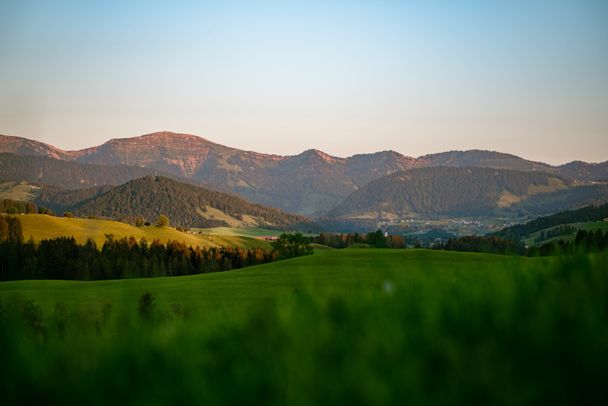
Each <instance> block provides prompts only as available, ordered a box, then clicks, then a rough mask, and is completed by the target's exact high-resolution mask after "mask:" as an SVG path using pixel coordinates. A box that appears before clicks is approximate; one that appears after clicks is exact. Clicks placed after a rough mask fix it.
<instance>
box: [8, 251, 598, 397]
mask: <svg viewBox="0 0 608 406" xmlns="http://www.w3.org/2000/svg"><path fill="white" fill-rule="evenodd" d="M144 292H150V293H151V295H152V297H153V301H152V304H149V302H148V304H147V305H146V304H145V303H143V304H140V303H139V301H140V298H141V296H142V294H143V293H144ZM0 298H1V300H2V301H1V303H2V304H1V307H0V315H1V316H0V354H1V356H2V357H1V358H2V363H1V364H0V375H1V376H3V378H2V379H0V393H2V395H1V396H2V399H3V400H5V401H8V402H13V403H32V402H44V403H51V404H53V403H62V404H71V403H83V402H86V403H87V404H105V403H110V402H119V403H135V404H166V403H171V404H174V403H191V401H192V399H196V402H197V403H201V404H296V405H298V404H301V405H308V404H328V403H333V404H373V405H384V404H408V403H414V404H446V403H449V404H488V403H492V404H545V403H549V402H551V403H558V404H581V403H583V404H585V403H587V404H605V401H606V400H608V399H607V398H606V391H605V382H606V377H607V376H608V375H607V374H608V256H607V255H606V254H605V253H604V254H597V255H584V254H581V255H578V256H572V257H570V256H557V257H545V258H525V257H508V256H496V255H488V254H475V253H455V252H444V251H429V250H382V249H344V250H317V251H316V253H315V254H314V255H311V256H306V257H299V258H293V259H289V260H285V261H279V262H274V263H271V264H265V265H260V266H256V267H251V268H245V269H241V270H236V271H228V272H223V273H213V274H203V275H196V276H184V277H173V278H153V279H129V280H111V281H99V282H74V281H19V282H4V283H0Z"/></svg>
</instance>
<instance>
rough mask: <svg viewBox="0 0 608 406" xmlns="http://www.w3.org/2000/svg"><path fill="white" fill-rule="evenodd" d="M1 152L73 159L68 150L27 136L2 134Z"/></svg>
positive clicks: (0, 137) (0, 139) (0, 141)
mask: <svg viewBox="0 0 608 406" xmlns="http://www.w3.org/2000/svg"><path fill="white" fill-rule="evenodd" d="M0 153H11V154H19V155H35V156H45V157H49V158H55V159H63V160H69V159H71V156H70V154H69V153H68V152H66V151H63V150H61V149H59V148H57V147H54V146H52V145H48V144H45V143H43V142H39V141H34V140H29V139H27V138H22V137H13V136H9V135H2V134H0Z"/></svg>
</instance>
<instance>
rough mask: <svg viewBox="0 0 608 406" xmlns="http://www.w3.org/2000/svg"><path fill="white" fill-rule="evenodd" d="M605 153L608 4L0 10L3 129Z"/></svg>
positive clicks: (334, 147) (584, 0)
mask: <svg viewBox="0 0 608 406" xmlns="http://www.w3.org/2000/svg"><path fill="white" fill-rule="evenodd" d="M157 130H173V131H180V132H188V133H194V134H197V135H201V136H203V137H206V138H209V139H211V140H213V141H216V142H219V143H222V144H226V145H231V146H235V147H239V148H244V149H251V150H257V151H262V152H274V153H281V154H295V153H299V152H301V151H302V150H305V149H308V148H318V149H321V150H324V151H326V152H328V153H331V154H334V155H339V156H347V155H351V154H354V153H361V152H370V151H376V150H384V149H394V150H397V151H399V152H401V153H403V154H406V155H413V156H417V155H421V154H425V153H430V152H438V151H443V150H451V149H470V148H481V149H493V150H500V151H505V152H511V153H516V154H519V155H522V156H525V157H527V158H530V159H537V160H543V161H548V162H552V163H560V162H565V161H569V160H573V159H583V160H588V161H604V160H607V159H608V1H606V0H576V1H575V0H572V1H560V0H537V1H535V0H526V1H517V0H508V1H507V0H504V1H500V0H497V1H481V0H480V1H401V2H398V1H383V0H376V1H366V2H364V1H320V2H315V1H299V2H287V1H281V2H279V1H229V0H222V1H215V2H204V1H166V2H160V1H156V2H154V1H107V0H106V1H59V0H57V1H28V0H2V1H1V2H0V133H3V134H11V135H20V136H25V137H29V138H34V139H38V140H41V141H44V142H49V143H52V144H54V145H57V146H59V147H61V148H65V149H75V148H82V147H86V146H91V145H95V144H99V143H101V142H104V141H106V140H107V139H109V138H116V137H130V136H136V135H141V134H144V133H148V132H153V131H157Z"/></svg>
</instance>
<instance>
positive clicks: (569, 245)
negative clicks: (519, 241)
mask: <svg viewBox="0 0 608 406" xmlns="http://www.w3.org/2000/svg"><path fill="white" fill-rule="evenodd" d="M605 250H608V231H607V232H603V231H602V230H596V231H587V230H578V231H577V233H576V237H575V238H574V240H571V241H569V240H558V241H550V242H548V243H546V244H543V245H541V246H539V247H530V248H528V255H529V256H548V255H557V254H569V253H575V252H580V251H583V252H601V251H605Z"/></svg>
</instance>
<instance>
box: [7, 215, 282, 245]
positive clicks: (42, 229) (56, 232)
mask: <svg viewBox="0 0 608 406" xmlns="http://www.w3.org/2000/svg"><path fill="white" fill-rule="evenodd" d="M18 217H19V220H20V221H21V224H22V226H23V236H24V238H25V239H26V240H28V239H29V238H30V237H31V238H33V239H34V241H40V240H43V239H49V238H56V237H63V236H73V237H74V238H75V239H76V241H78V242H79V243H85V242H86V240H87V239H89V238H90V239H92V240H94V241H95V242H96V243H97V245H98V246H99V247H101V246H102V245H103V243H104V242H105V241H106V234H112V235H113V236H114V238H122V237H131V236H133V237H135V238H137V239H138V240H140V239H141V238H143V237H145V238H146V239H147V240H148V241H149V242H152V241H153V240H155V239H159V240H160V241H162V242H163V243H166V242H167V241H169V240H173V241H182V242H184V243H185V244H188V245H191V246H200V247H219V246H228V245H229V246H235V245H236V246H240V247H244V248H254V247H261V248H270V244H269V243H268V242H266V241H263V240H259V239H255V238H251V237H245V236H237V235H208V234H197V235H194V234H189V233H184V232H181V231H177V230H176V229H175V228H172V227H156V226H144V227H135V226H132V225H130V224H126V223H121V222H118V221H110V220H99V219H82V218H66V217H54V216H48V215H44V214H27V215H19V216H18Z"/></svg>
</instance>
